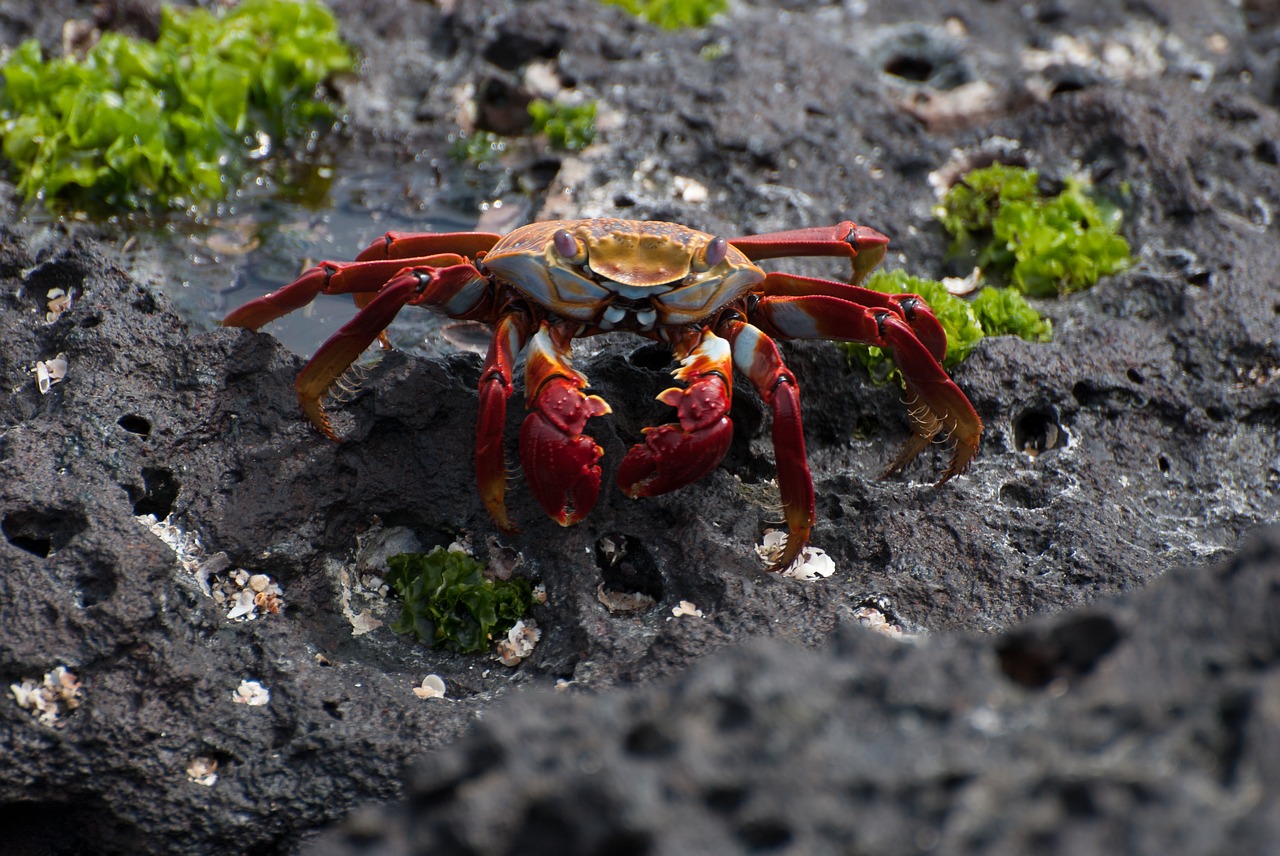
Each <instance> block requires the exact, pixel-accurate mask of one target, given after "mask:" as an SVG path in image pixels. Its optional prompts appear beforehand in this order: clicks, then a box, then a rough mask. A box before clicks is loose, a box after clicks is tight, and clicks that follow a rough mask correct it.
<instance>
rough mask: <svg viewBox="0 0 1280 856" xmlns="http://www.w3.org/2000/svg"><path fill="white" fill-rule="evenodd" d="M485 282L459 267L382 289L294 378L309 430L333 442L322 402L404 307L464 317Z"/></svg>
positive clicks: (424, 271)
mask: <svg viewBox="0 0 1280 856" xmlns="http://www.w3.org/2000/svg"><path fill="white" fill-rule="evenodd" d="M437 258H442V259H451V258H457V257H456V256H450V257H437ZM488 282H489V281H488V280H487V279H485V278H484V277H483V276H481V275H480V272H479V271H477V270H476V269H475V267H474V266H473V265H471V264H470V263H462V264H454V265H450V266H448V267H439V268H437V267H415V268H408V269H404V270H402V271H401V272H400V273H399V274H397V275H396V276H395V277H393V278H392V279H391V281H390V282H387V283H385V284H384V285H382V286H381V288H380V289H379V290H378V292H377V293H376V294H375V295H374V296H373V299H372V300H370V301H369V303H368V305H367V306H365V307H364V308H363V309H361V310H360V311H359V312H357V313H356V315H355V317H354V318H352V319H351V320H350V321H348V322H347V323H346V324H344V325H342V327H340V328H339V329H338V331H337V332H336V333H334V334H333V335H332V336H330V337H329V338H328V339H326V340H325V342H324V344H323V345H321V346H320V347H319V349H318V350H317V351H316V353H315V356H313V357H312V358H311V361H310V362H309V363H307V364H306V366H304V367H303V369H302V371H301V373H299V375H298V379H297V381H296V382H295V384H294V385H295V386H296V388H297V390H298V403H299V405H300V406H301V407H302V411H303V413H305V414H306V415H307V418H308V419H309V420H311V424H313V425H315V426H316V427H317V428H318V429H320V431H321V433H323V434H324V435H325V436H326V437H329V438H330V439H331V440H337V439H338V437H337V435H336V434H335V433H334V432H333V428H332V427H331V426H330V424H329V417H328V415H327V414H325V412H324V405H323V403H322V400H323V399H324V396H325V395H326V394H327V393H328V392H329V390H330V389H332V388H333V385H334V383H336V382H337V380H338V378H339V377H341V376H342V374H343V372H345V371H346V370H347V369H348V368H350V366H351V364H352V363H354V362H355V361H356V359H357V358H358V357H359V356H360V355H361V354H363V353H364V352H365V350H366V349H367V348H368V347H369V346H370V345H371V344H373V342H374V340H375V339H377V338H378V337H379V335H380V334H381V333H382V331H383V330H385V329H386V328H387V326H388V325H390V324H391V322H392V320H394V319H395V317H396V314H397V313H398V312H399V311H400V310H401V309H402V308H403V307H404V306H405V305H406V304H415V305H427V306H436V307H441V308H443V309H445V311H447V312H449V314H451V315H453V314H456V315H458V316H460V317H466V316H467V315H469V314H472V313H474V312H475V311H477V310H479V309H480V308H482V307H483V306H484V304H485V303H486V302H487V301H486V298H487V297H488V292H487V286H488ZM295 284H296V283H295ZM362 285H363V284H362ZM286 288H288V286H286ZM224 323H226V322H224Z"/></svg>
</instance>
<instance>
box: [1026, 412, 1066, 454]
mask: <svg viewBox="0 0 1280 856" xmlns="http://www.w3.org/2000/svg"><path fill="white" fill-rule="evenodd" d="M1066 439H1067V433H1066V431H1065V430H1064V429H1063V428H1062V425H1061V424H1059V422H1058V414H1057V411H1056V410H1055V409H1054V408H1052V407H1033V408H1031V409H1030V410H1024V411H1023V412H1022V413H1020V414H1018V415H1017V416H1015V417H1014V419H1013V446H1014V448H1015V449H1016V450H1017V451H1019V452H1026V453H1027V454H1028V455H1032V456H1034V455H1039V454H1040V453H1042V452H1047V451H1049V450H1050V449H1055V448H1057V447H1058V446H1062V445H1066Z"/></svg>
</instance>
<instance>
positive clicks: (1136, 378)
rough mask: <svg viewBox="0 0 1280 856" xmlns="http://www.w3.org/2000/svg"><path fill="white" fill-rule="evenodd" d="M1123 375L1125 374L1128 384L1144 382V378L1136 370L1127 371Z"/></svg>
mask: <svg viewBox="0 0 1280 856" xmlns="http://www.w3.org/2000/svg"><path fill="white" fill-rule="evenodd" d="M1124 374H1125V377H1127V378H1129V382H1130V383H1136V384H1141V383H1142V382H1143V381H1144V380H1146V378H1144V377H1143V376H1142V372H1140V371H1138V370H1137V369H1129V370H1128V371H1127V372H1125V373H1124Z"/></svg>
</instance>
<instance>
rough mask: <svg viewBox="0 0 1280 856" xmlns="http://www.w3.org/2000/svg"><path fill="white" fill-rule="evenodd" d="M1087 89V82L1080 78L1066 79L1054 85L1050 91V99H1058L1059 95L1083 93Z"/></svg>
mask: <svg viewBox="0 0 1280 856" xmlns="http://www.w3.org/2000/svg"><path fill="white" fill-rule="evenodd" d="M1085 89H1086V86H1085V82H1084V81H1083V80H1081V79H1080V78H1078V77H1064V78H1062V79H1061V80H1059V81H1057V82H1055V83H1054V84H1053V88H1052V89H1050V91H1049V97H1050V98H1056V97H1057V96H1059V95H1069V94H1070V93H1072V92H1083V91H1084V90H1085Z"/></svg>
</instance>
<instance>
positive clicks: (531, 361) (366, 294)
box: [223, 218, 982, 570]
mask: <svg viewBox="0 0 1280 856" xmlns="http://www.w3.org/2000/svg"><path fill="white" fill-rule="evenodd" d="M887 245H888V238H886V237H885V236H884V235H882V234H880V233H879V232H877V231H876V230H874V229H872V228H870V227H867V226H860V225H858V224H856V223H853V222H851V221H845V222H842V223H839V224H837V225H834V226H823V227H815V228H805V229H796V230H791V231H782V232H773V233H770V234H762V235H752V236H748V237H741V238H732V239H725V238H723V237H716V236H714V235H710V234H707V233H705V232H700V231H697V230H695V229H691V228H688V227H685V226H681V225H678V224H675V223H668V222H661V221H635V220H618V219H605V218H601V219H591V220H551V221H543V222H536V223H531V224H529V225H526V226H522V227H520V228H518V229H515V230H514V231H512V232H510V233H509V234H507V235H505V236H504V235H497V234H491V233H487V232H450V233H431V232H388V233H386V234H385V235H383V236H382V237H380V238H378V239H377V240H375V241H374V242H373V243H372V244H371V245H370V246H369V247H368V248H367V249H366V250H364V251H363V252H362V253H360V254H359V255H358V256H357V257H356V260H355V261H352V262H335V261H326V262H322V263H320V264H319V265H317V266H315V267H313V268H311V269H310V270H308V271H306V272H305V273H303V274H302V276H301V277H299V278H298V279H297V280H295V281H294V282H292V283H290V284H289V285H286V286H284V287H283V288H280V289H278V290H277V291H275V292H272V293H271V294H268V295H266V296H264V297H260V298H257V299H256V300H252V301H250V302H248V303H246V304H245V305H244V306H241V307H240V308H239V309H236V310H235V311H233V312H232V313H231V314H230V315H228V316H227V317H226V319H225V320H224V321H223V323H224V324H225V325H227V326H231V327H245V328H249V329H253V330H256V329H258V328H260V327H262V326H263V325H264V324H267V323H268V322H270V321H272V320H273V319H276V318H279V317H280V316H282V315H284V314H286V313H288V312H291V311H293V310H295V309H298V308H300V307H302V306H304V305H306V304H307V303H309V302H311V301H312V300H314V299H315V298H316V297H317V296H318V295H321V294H351V295H353V297H354V299H355V302H356V305H357V307H358V309H359V311H358V312H357V314H356V315H355V316H354V317H353V318H352V319H351V320H350V321H349V322H347V323H346V324H345V325H344V326H343V327H342V328H341V329H339V330H338V331H337V332H336V333H334V334H333V335H332V336H331V337H330V338H329V339H328V340H327V341H326V342H325V343H324V344H323V345H321V346H320V348H319V350H317V351H316V353H315V355H314V357H312V359H311V361H310V362H309V363H307V365H306V366H305V367H304V368H303V369H302V372H301V373H300V374H299V376H298V379H297V384H296V386H297V391H298V400H299V403H300V404H301V407H302V411H303V412H304V413H305V414H306V416H307V418H308V419H309V420H310V421H311V423H312V424H314V425H315V427H316V428H318V429H319V430H320V431H321V432H322V433H323V434H325V435H326V436H328V437H330V438H331V439H334V440H337V439H339V438H338V436H337V435H336V433H335V432H334V430H333V428H332V426H331V424H330V421H329V417H328V415H327V414H326V412H325V410H324V399H325V397H326V396H327V395H328V394H329V393H330V391H331V390H332V389H333V387H334V385H335V384H336V383H338V381H339V379H340V378H341V377H342V376H343V374H344V373H345V372H346V371H347V369H348V368H349V367H350V366H351V365H352V364H353V363H354V362H355V360H356V359H357V358H358V357H360V355H361V354H362V353H364V351H365V350H366V349H367V348H369V347H370V346H371V345H372V344H373V343H374V341H380V342H381V343H382V345H383V346H384V347H390V343H389V342H388V340H387V338H386V334H385V330H386V328H387V326H388V325H389V324H390V323H391V321H392V320H393V319H394V318H395V317H396V314H397V313H398V312H399V311H400V310H401V309H402V308H404V307H405V306H407V305H413V306H424V307H427V308H429V309H434V310H436V311H438V312H441V313H443V314H445V315H447V316H449V317H451V318H455V319H461V320H470V321H477V322H482V323H484V324H486V325H489V326H490V327H491V328H492V339H491V342H490V345H489V349H488V355H487V357H486V358H485V361H484V365H483V368H482V370H481V374H480V384H479V387H480V389H479V416H478V420H477V423H476V453H475V461H476V481H477V485H478V487H479V492H480V496H481V498H482V500H483V502H484V505H485V507H486V509H487V510H488V513H489V515H490V516H491V517H492V518H493V521H494V523H495V524H497V526H498V527H499V528H500V529H501V530H503V531H504V532H507V533H514V532H516V531H517V528H516V526H515V524H514V523H513V521H512V519H511V518H510V516H509V515H508V512H507V507H506V498H505V497H506V489H507V478H506V476H507V470H506V462H505V456H504V454H503V426H504V425H505V423H506V409H507V400H508V398H510V396H511V395H512V393H513V392H514V390H515V375H516V364H517V360H518V358H519V357H520V356H521V355H523V356H524V390H525V401H526V409H527V410H528V415H527V416H526V418H525V420H524V422H523V424H522V426H521V429H520V461H521V464H522V466H523V470H524V474H525V478H526V481H527V482H528V484H529V486H530V488H531V490H532V493H533V495H534V497H535V498H536V499H537V501H538V503H539V505H541V507H542V508H543V510H545V511H546V513H547V514H548V515H549V516H550V517H551V518H553V519H554V520H556V521H557V522H558V523H560V524H561V525H564V526H569V525H572V524H574V523H577V522H579V521H580V520H582V519H583V518H584V517H586V516H587V515H588V514H589V513H590V511H591V509H592V507H593V506H594V505H595V502H596V499H597V496H598V495H599V491H600V481H601V468H600V465H599V461H600V458H601V457H602V455H603V451H602V449H601V448H600V446H599V445H598V444H597V443H596V442H595V440H593V439H592V438H591V437H589V436H588V435H586V434H584V433H583V431H584V428H585V427H586V423H587V421H588V420H589V419H591V418H593V417H597V416H604V415H606V414H608V413H609V412H610V407H609V405H608V404H607V403H606V402H605V401H604V400H603V399H602V398H600V397H599V396H597V395H590V394H588V393H587V392H586V389H587V388H588V383H587V378H586V377H585V376H584V375H583V374H582V373H581V372H580V371H578V370H577V369H575V368H574V367H573V362H572V357H571V350H572V343H573V340H574V339H575V338H580V337H584V336H594V335H597V334H601V333H606V332H611V331H625V332H630V333H634V334H636V335H639V336H642V337H645V338H648V339H653V340H656V341H659V342H663V343H665V344H667V345H668V346H669V347H670V348H671V350H672V353H673V356H674V358H675V359H676V360H677V361H678V363H679V365H678V366H677V367H676V368H675V369H674V370H673V372H672V374H673V375H674V377H675V379H676V380H677V381H678V382H679V384H680V385H678V386H673V387H671V388H669V389H667V390H665V391H663V392H662V393H661V394H660V395H659V396H658V400H659V401H661V402H663V403H664V404H667V405H670V406H671V407H673V408H675V412H676V421H673V422H671V423H669V424H665V425H661V426H656V427H650V428H645V429H644V435H643V438H642V440H641V442H638V443H636V444H635V445H634V446H632V447H631V448H630V450H629V451H628V452H627V454H626V456H625V457H624V458H623V459H622V461H621V463H620V464H619V466H618V470H617V476H616V481H617V484H618V486H619V488H621V490H622V491H623V492H624V493H626V494H627V495H628V496H631V497H644V496H655V495H658V494H663V493H667V492H668V491H672V490H675V489H677V488H680V487H683V486H685V485H688V484H690V483H692V482H694V481H697V480H698V479H700V478H702V477H703V476H705V475H707V474H708V473H709V472H711V471H712V470H713V469H715V467H716V466H717V465H718V464H719V463H720V461H721V459H722V458H723V457H724V455H725V453H726V452H727V451H728V448H729V444H730V441H731V439H732V437H733V425H732V423H731V422H730V420H729V406H730V402H731V398H732V394H733V379H734V370H735V369H736V370H737V371H738V372H739V373H741V375H743V376H745V377H746V378H747V379H748V380H749V381H750V382H751V384H752V385H753V386H754V387H755V389H756V391H757V392H758V393H759V395H760V397H761V398H762V399H763V400H764V402H765V403H766V405H767V406H768V408H769V410H770V411H771V413H772V417H773V428H772V439H773V447H774V452H775V458H776V465H777V476H778V478H777V481H778V487H779V491H780V493H781V497H782V509H783V514H784V517H785V521H786V525H787V541H786V547H785V549H784V550H783V551H782V553H781V556H780V557H779V558H778V560H777V562H776V563H775V564H774V566H773V567H772V568H771V570H781V569H785V568H786V567H788V566H790V565H791V564H793V563H794V561H795V560H796V559H797V558H798V557H799V556H800V555H801V551H802V550H803V549H804V548H805V547H806V546H807V544H808V542H809V536H810V531H811V530H812V528H813V525H814V520H815V507H814V491H813V479H812V476H811V475H810V472H809V466H808V463H807V460H806V456H805V442H804V429H803V426H802V424H801V419H800V387H799V384H798V383H797V382H796V377H795V375H794V374H793V373H792V372H791V370H790V369H788V368H787V366H786V363H785V362H784V361H783V357H782V354H781V352H780V351H779V348H778V345H777V344H776V342H777V341H778V340H786V339H829V340H839V341H847V342H861V343H863V344H867V345H874V346H877V347H880V348H884V349H886V350H887V351H889V352H890V353H891V354H892V356H893V358H894V361H895V362H896V363H897V365H898V367H899V369H900V370H901V372H902V377H903V380H904V381H905V384H906V389H907V395H908V411H909V413H910V417H911V424H912V436H911V438H910V439H909V440H908V442H907V444H906V446H905V447H904V448H903V449H902V451H901V452H899V453H898V455H897V457H895V458H894V459H893V461H892V463H891V464H890V465H889V467H888V470H887V471H886V473H885V475H886V476H887V475H892V474H894V473H897V472H899V471H901V470H902V469H903V468H904V467H905V466H906V465H907V464H908V463H909V462H910V461H911V460H912V459H914V458H915V457H916V456H917V455H918V454H919V453H920V452H921V451H922V450H923V449H924V448H925V447H926V446H927V445H928V444H929V443H930V442H931V441H933V440H934V439H935V438H936V437H938V436H939V435H944V436H950V437H951V438H952V439H953V440H954V441H955V445H954V450H953V452H952V454H951V458H950V463H949V464H948V466H947V468H946V470H945V471H944V472H943V474H942V476H941V478H940V480H939V481H938V484H942V483H943V482H945V481H947V480H948V479H950V478H951V477H953V476H955V475H957V474H959V473H962V472H964V471H965V469H966V468H967V467H968V466H969V463H970V461H971V460H972V459H973V457H974V455H976V454H977V451H978V440H979V436H980V435H981V433H982V422H981V420H980V419H979V418H978V414H977V413H976V412H975V411H974V409H973V406H972V405H971V404H970V403H969V400H968V398H966V397H965V395H964V393H963V392H961V391H960V389H959V387H957V386H956V385H955V383H954V382H953V381H952V380H951V378H950V377H949V376H948V375H947V373H946V371H944V370H943V368H942V365H941V360H942V357H943V355H944V354H945V352H946V347H947V341H946V334H945V333H944V332H943V329H942V326H941V325H940V324H939V323H938V320H937V318H936V317H935V316H934V314H933V312H932V311H931V310H930V309H929V307H928V305H927V304H926V303H925V302H924V300H922V299H921V298H920V297H918V296H917V295H913V294H896V295H886V294H881V293H879V292H876V291H871V290H869V289H865V288H861V287H859V286H858V285H857V283H858V282H860V281H861V280H862V279H863V278H864V277H865V276H866V274H867V273H868V272H869V271H870V270H871V269H872V268H874V267H875V266H876V265H877V264H878V263H879V262H880V261H881V260H882V259H883V258H884V255H885V250H886V247H887ZM789 256H828V257H833V258H845V259H848V260H850V262H851V264H852V275H851V277H850V281H849V282H840V281H835V280H828V279H818V278H812V277H806V276H797V275H794V274H789V273H779V272H769V273H766V272H765V271H764V270H763V269H762V268H760V267H759V266H758V265H757V264H756V262H758V261H761V260H764V259H773V258H781V257H789Z"/></svg>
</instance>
